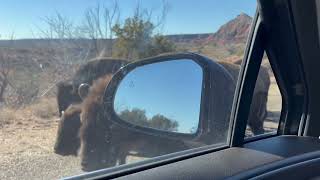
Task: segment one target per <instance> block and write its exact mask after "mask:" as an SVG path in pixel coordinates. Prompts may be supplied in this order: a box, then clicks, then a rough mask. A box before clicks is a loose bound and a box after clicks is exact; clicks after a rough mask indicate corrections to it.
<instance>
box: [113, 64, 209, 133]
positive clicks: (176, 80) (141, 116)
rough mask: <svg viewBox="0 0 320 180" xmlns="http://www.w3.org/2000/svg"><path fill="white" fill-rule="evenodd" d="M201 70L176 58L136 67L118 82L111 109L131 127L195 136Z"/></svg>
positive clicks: (201, 77)
mask: <svg viewBox="0 0 320 180" xmlns="http://www.w3.org/2000/svg"><path fill="white" fill-rule="evenodd" d="M202 79H203V72H202V68H201V67H200V66H199V65H198V64H197V63H196V62H194V61H193V60H190V59H179V60H170V61H164V62H158V63H153V64H147V65H144V66H140V67H137V68H135V69H133V70H132V71H131V72H129V73H128V74H127V75H126V76H125V77H124V79H123V80H122V81H121V82H120V84H119V86H118V89H117V92H116V95H115V100H114V108H115V112H116V113H117V115H118V116H119V117H120V119H122V120H124V121H126V122H129V123H131V124H134V125H138V126H144V127H149V128H153V129H158V130H163V131H171V132H178V133H185V134H193V133H196V131H197V129H198V124H199V117H200V104H201V92H202Z"/></svg>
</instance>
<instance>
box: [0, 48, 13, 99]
mask: <svg viewBox="0 0 320 180" xmlns="http://www.w3.org/2000/svg"><path fill="white" fill-rule="evenodd" d="M10 71H11V66H10V64H9V62H8V59H6V57H5V55H4V52H3V51H1V52H0V103H1V102H4V100H5V99H4V93H5V90H6V89H7V87H8V85H9V73H10Z"/></svg>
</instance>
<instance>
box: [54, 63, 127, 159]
mask: <svg viewBox="0 0 320 180" xmlns="http://www.w3.org/2000/svg"><path fill="white" fill-rule="evenodd" d="M126 63H127V61H125V60H121V59H108V58H96V59H93V60H91V61H89V62H88V63H86V64H84V65H82V66H80V68H79V69H78V71H77V72H76V73H75V75H74V76H73V78H72V79H71V80H68V81H64V82H60V83H58V84H57V89H58V91H57V103H58V110H59V114H60V117H61V121H60V123H59V127H58V133H57V138H56V143H55V147H54V151H55V152H56V153H57V154H60V155H75V154H77V150H78V148H79V146H80V145H79V143H78V142H79V141H80V140H79V137H78V132H79V131H78V130H79V127H80V112H81V108H80V106H81V105H80V104H81V102H82V98H84V97H80V95H79V92H78V89H79V86H80V85H81V84H82V83H86V84H88V85H92V82H93V81H94V80H96V79H98V78H99V77H102V76H104V75H106V74H114V73H115V72H116V71H117V70H118V69H119V68H120V67H121V66H123V65H124V64H126ZM82 89H85V88H82ZM81 93H82V94H84V92H80V94H81ZM75 104H79V105H77V106H75ZM72 105H73V106H72ZM69 107H70V108H69ZM68 136H70V137H68Z"/></svg>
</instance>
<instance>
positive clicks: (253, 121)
mask: <svg viewBox="0 0 320 180" xmlns="http://www.w3.org/2000/svg"><path fill="white" fill-rule="evenodd" d="M218 63H219V64H221V65H222V66H223V67H224V68H225V69H226V70H227V71H228V72H229V73H230V74H231V76H232V77H233V79H234V82H235V83H237V80H238V75H239V71H240V68H241V66H240V65H239V64H241V61H237V62H235V63H234V64H233V63H229V62H225V61H219V62H218ZM269 87H270V76H269V73H268V69H267V68H266V67H264V66H261V67H260V71H259V74H258V78H257V81H256V86H255V89H254V93H253V98H252V103H251V106H250V114H249V118H248V125H249V127H250V128H251V131H252V133H253V134H254V135H258V134H263V133H264V129H263V122H264V120H265V118H266V116H267V101H268V91H269Z"/></svg>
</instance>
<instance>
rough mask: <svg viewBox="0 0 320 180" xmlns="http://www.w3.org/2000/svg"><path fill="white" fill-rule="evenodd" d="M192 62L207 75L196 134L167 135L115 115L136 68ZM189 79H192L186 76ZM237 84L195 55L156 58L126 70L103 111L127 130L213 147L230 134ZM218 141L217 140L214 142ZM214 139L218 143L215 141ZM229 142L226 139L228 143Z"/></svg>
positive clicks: (217, 66)
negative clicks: (117, 99)
mask: <svg viewBox="0 0 320 180" xmlns="http://www.w3.org/2000/svg"><path fill="white" fill-rule="evenodd" d="M186 59H188V60H192V61H193V62H195V63H197V64H198V65H199V66H200V67H201V68H202V72H203V77H202V81H203V82H202V87H201V101H200V102H201V103H200V118H199V123H198V129H197V131H196V132H195V133H191V134H187V133H178V132H173V131H163V130H159V129H154V128H150V127H145V126H139V125H136V124H133V123H129V122H127V121H124V120H123V119H121V118H119V116H118V115H117V113H116V111H115V107H114V101H115V96H116V93H117V90H118V88H119V85H120V84H121V82H122V80H123V79H124V78H125V77H126V76H127V75H128V74H129V73H130V72H132V71H133V70H135V69H136V68H142V67H143V66H146V65H150V64H156V63H160V62H168V61H173V60H175V61H179V60H186ZM186 76H188V75H187V74H186ZM235 85H236V84H235V83H234V80H233V79H232V76H231V74H230V73H229V72H228V71H227V70H226V69H225V68H224V67H223V66H221V65H220V64H218V63H217V62H216V61H214V60H211V59H209V58H207V57H204V56H201V55H198V54H194V53H176V54H165V55H160V56H155V57H151V58H147V59H143V60H140V61H136V62H133V63H130V64H127V65H126V66H124V67H122V68H121V69H120V70H119V71H118V72H117V73H116V74H115V75H114V76H113V78H112V80H111V81H110V83H109V84H108V86H107V87H106V89H105V93H104V97H103V111H104V113H105V117H110V120H111V121H112V122H114V123H115V124H117V125H119V126H122V127H123V128H125V129H127V130H132V131H137V132H140V133H143V134H149V135H155V136H164V137H167V138H174V139H176V138H177V139H180V140H181V139H183V140H187V141H189V140H191V141H200V142H204V143H206V144H212V141H221V139H222V138H225V137H227V136H226V133H229V132H228V130H229V120H230V114H231V108H232V101H233V94H234V90H235ZM212 137H216V138H212ZM212 139H214V140H212ZM224 140H225V139H224Z"/></svg>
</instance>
